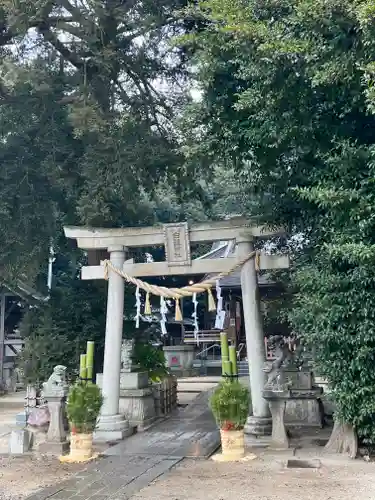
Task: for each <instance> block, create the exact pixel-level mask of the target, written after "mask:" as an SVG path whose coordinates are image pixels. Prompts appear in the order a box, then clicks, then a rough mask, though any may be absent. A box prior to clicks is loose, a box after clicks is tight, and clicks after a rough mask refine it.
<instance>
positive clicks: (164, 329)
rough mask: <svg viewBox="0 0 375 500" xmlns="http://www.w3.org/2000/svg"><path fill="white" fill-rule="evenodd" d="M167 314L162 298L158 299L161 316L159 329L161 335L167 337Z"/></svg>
mask: <svg viewBox="0 0 375 500" xmlns="http://www.w3.org/2000/svg"><path fill="white" fill-rule="evenodd" d="M167 312H168V307H167V304H166V301H165V298H164V297H160V315H161V320H160V328H161V333H162V335H167V333H168V332H167V327H166V326H165V324H166V322H167V316H166V315H167Z"/></svg>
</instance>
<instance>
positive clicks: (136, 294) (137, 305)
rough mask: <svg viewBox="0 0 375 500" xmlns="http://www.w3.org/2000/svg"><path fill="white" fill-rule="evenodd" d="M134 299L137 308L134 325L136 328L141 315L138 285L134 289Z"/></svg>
mask: <svg viewBox="0 0 375 500" xmlns="http://www.w3.org/2000/svg"><path fill="white" fill-rule="evenodd" d="M135 299H136V302H135V307H136V308H137V312H136V314H135V318H134V319H135V327H136V328H139V320H140V317H141V292H140V290H139V286H137V288H136V290H135Z"/></svg>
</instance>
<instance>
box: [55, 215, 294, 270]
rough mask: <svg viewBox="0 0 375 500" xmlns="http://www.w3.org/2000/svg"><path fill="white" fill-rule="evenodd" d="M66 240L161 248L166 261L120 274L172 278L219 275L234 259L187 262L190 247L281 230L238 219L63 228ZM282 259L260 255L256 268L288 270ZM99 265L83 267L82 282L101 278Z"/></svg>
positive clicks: (129, 265) (89, 246) (90, 245)
mask: <svg viewBox="0 0 375 500" xmlns="http://www.w3.org/2000/svg"><path fill="white" fill-rule="evenodd" d="M64 231H65V235H66V237H67V238H71V239H75V240H76V241H77V245H78V247H79V248H82V249H84V250H88V251H90V250H91V251H93V250H108V249H110V248H114V247H119V246H121V247H123V248H131V247H133V248H134V247H150V246H165V253H166V261H165V262H152V263H142V264H134V263H133V262H132V261H131V260H130V261H127V262H125V264H124V268H123V270H124V272H126V273H127V274H129V275H132V276H134V277H141V276H168V275H169V276H172V275H189V274H193V275H194V274H206V273H219V272H222V271H225V270H226V269H228V268H229V267H230V265H231V263H235V262H236V260H237V259H236V258H235V257H229V258H226V259H222V258H220V259H210V260H206V261H203V260H199V259H198V260H193V261H192V260H191V256H190V244H191V243H198V242H199V243H203V242H213V241H219V240H235V239H238V238H239V237H240V236H241V235H243V234H246V238H249V239H254V238H262V239H265V238H270V237H272V236H276V235H281V234H283V233H284V231H283V230H270V229H269V228H267V227H266V226H259V225H254V222H252V221H248V220H246V219H244V218H242V217H236V218H232V219H229V220H226V221H219V222H207V223H203V224H195V225H192V226H190V227H189V226H188V224H187V223H185V222H183V223H175V224H165V225H163V226H151V227H139V228H119V229H104V228H103V229H101V228H83V227H65V228H64ZM288 263H289V261H288V258H287V257H286V256H275V255H261V257H260V263H259V264H260V265H259V267H260V269H280V268H286V267H288ZM103 277H104V269H103V266H85V267H83V268H82V279H85V280H86V279H103Z"/></svg>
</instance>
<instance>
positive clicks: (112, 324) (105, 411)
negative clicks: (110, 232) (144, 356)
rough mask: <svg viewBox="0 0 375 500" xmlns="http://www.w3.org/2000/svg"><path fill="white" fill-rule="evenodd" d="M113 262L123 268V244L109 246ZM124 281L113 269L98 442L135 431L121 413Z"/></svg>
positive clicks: (109, 281)
mask: <svg viewBox="0 0 375 500" xmlns="http://www.w3.org/2000/svg"><path fill="white" fill-rule="evenodd" d="M108 253H109V255H110V260H111V262H112V264H113V265H114V266H115V267H116V268H118V269H122V267H123V265H124V262H125V248H124V247H123V246H122V245H116V246H111V247H108ZM124 286H125V283H124V280H123V278H122V277H121V276H119V275H118V274H117V273H115V272H113V271H112V270H109V273H108V298H107V317H106V327H105V347H104V368H103V388H102V390H103V406H102V409H101V412H100V417H99V420H98V424H97V428H96V430H95V434H94V439H95V440H96V441H107V442H108V441H118V440H120V439H123V438H124V437H126V436H128V435H130V434H131V433H132V429H130V427H129V421H128V420H126V418H125V416H124V415H121V414H120V413H119V401H120V371H121V344H122V333H123V332H122V328H123V322H124Z"/></svg>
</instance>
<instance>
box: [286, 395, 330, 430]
mask: <svg viewBox="0 0 375 500" xmlns="http://www.w3.org/2000/svg"><path fill="white" fill-rule="evenodd" d="M323 413H324V409H323V408H322V404H321V403H319V401H318V400H317V399H292V400H289V401H287V403H286V410H285V424H286V425H287V426H298V427H300V426H307V427H322V426H323V419H324V414H323Z"/></svg>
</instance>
